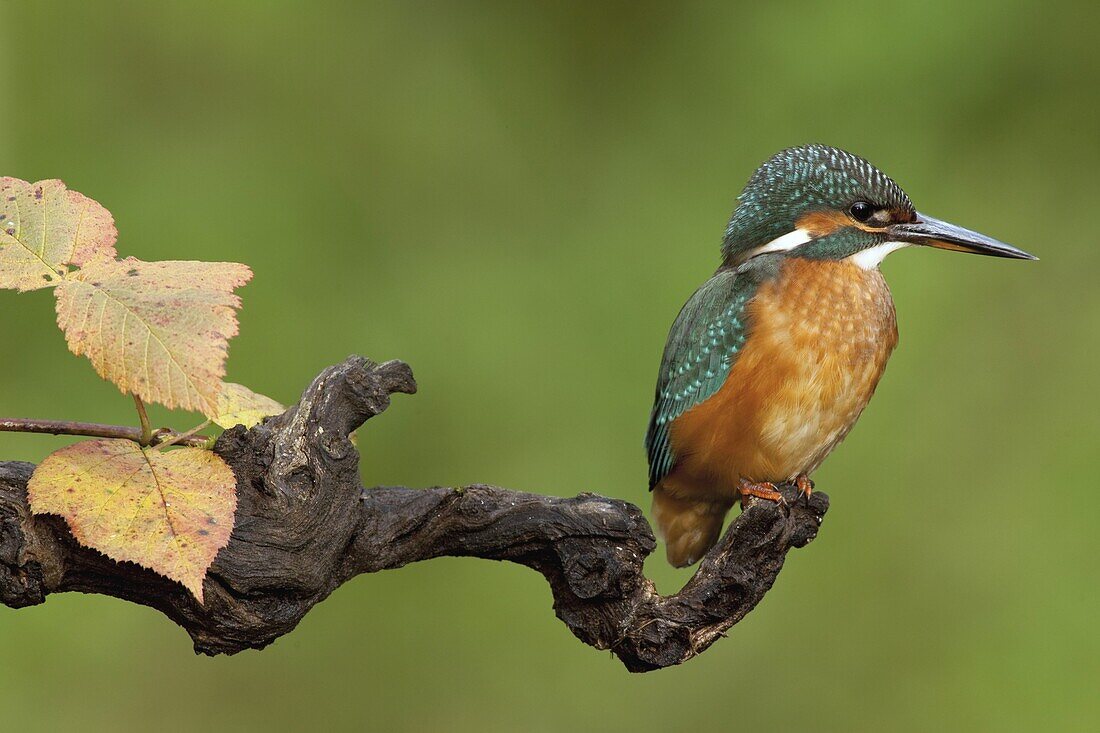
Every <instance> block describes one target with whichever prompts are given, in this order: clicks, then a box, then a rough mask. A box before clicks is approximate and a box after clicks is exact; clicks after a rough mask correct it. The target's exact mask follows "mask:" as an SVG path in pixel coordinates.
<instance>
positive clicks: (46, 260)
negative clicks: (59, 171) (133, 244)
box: [0, 178, 118, 291]
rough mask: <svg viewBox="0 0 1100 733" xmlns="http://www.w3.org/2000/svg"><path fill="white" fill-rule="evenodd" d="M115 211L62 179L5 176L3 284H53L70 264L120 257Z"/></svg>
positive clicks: (1, 196)
mask: <svg viewBox="0 0 1100 733" xmlns="http://www.w3.org/2000/svg"><path fill="white" fill-rule="evenodd" d="M117 237H118V232H117V231H116V230H115V221H114V219H113V218H112V217H111V212H109V211H107V209H105V208H103V207H102V206H101V205H99V204H98V203H96V202H95V201H93V200H92V199H90V198H88V197H87V196H85V195H83V194H80V193H77V192H76V191H69V190H67V189H66V188H65V184H64V183H62V182H61V181H38V182H37V183H27V182H26V181H21V180H19V179H18V178H0V288H15V289H17V290H21V291H25V290H37V289H38V288H45V287H49V286H50V285H53V284H55V283H56V282H57V280H58V279H59V278H60V275H61V273H63V272H67V271H68V267H67V266H68V265H77V266H80V265H83V264H84V263H85V262H88V261H89V260H91V259H92V258H93V257H97V256H102V257H106V258H111V257H114V256H115V239H116V238H117Z"/></svg>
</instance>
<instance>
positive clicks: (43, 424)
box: [0, 418, 207, 447]
mask: <svg viewBox="0 0 1100 733" xmlns="http://www.w3.org/2000/svg"><path fill="white" fill-rule="evenodd" d="M0 432H5V433H47V434H49V435H85V436H89V437H92V438H121V439H123V440H132V441H134V442H135V443H137V444H138V445H141V444H142V443H141V441H142V436H141V428H135V427H133V426H130V425H103V424H101V423H94V422H74V421H71V420H34V419H31V418H0ZM180 435H181V434H180V433H177V432H176V431H174V430H164V431H160V430H158V431H156V432H154V433H153V435H152V437H151V438H150V443H149V444H150V445H158V444H160V443H163V442H166V441H168V440H172V439H173V438H176V437H178V436H180ZM206 443H207V438H206V436H204V435H189V436H188V437H186V438H183V439H181V440H180V441H179V442H178V443H177V445H191V446H197V447H203V446H205V445H206Z"/></svg>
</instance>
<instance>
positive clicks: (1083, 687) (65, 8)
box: [0, 0, 1100, 731]
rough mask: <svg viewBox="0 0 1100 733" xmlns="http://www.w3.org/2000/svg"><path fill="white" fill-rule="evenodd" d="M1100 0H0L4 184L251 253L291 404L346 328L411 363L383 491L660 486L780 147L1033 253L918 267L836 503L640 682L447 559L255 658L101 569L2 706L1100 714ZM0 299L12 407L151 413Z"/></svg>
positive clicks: (10, 641) (140, 245) (372, 465)
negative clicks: (748, 208)
mask: <svg viewBox="0 0 1100 733" xmlns="http://www.w3.org/2000/svg"><path fill="white" fill-rule="evenodd" d="M1098 24H1100V13H1098V10H1097V6H1096V4H1095V3H1085V2H1080V3H1075V4H1068V5H1059V4H1058V3H1049V2H1048V3H1042V4H1032V5H1027V4H1014V3H1013V4H1006V3H993V4H986V3H961V2H948V1H946V0H941V1H939V2H930V3H920V4H913V6H912V7H885V6H884V5H883V4H882V3H878V2H847V3H843V4H842V5H837V6H829V5H823V4H816V3H795V2H773V3H761V2H754V3H746V4H744V5H743V6H737V5H735V4H730V3H681V4H668V5H656V4H655V5H645V4H639V3H614V4H598V5H594V4H591V3H585V2H576V3H553V4H550V3H546V4H520V3H505V2H477V3H473V2H467V3H462V4H458V3H442V2H438V3H418V2H409V3H390V4H383V3H360V4H358V5H352V4H350V3H349V4H329V5H325V4H320V3H317V2H310V3H291V2H266V3H261V2H221V3H206V4H198V3H193V4H169V3H139V2H134V3H124V4H113V3H100V2H96V3H76V2H73V3H66V4H56V3H43V2H35V3H28V2H14V1H12V2H8V1H6V0H5V1H4V2H2V3H0V32H2V38H3V42H2V43H0V60H2V63H0V172H2V173H4V174H8V175H14V176H19V177H22V178H26V179H30V180H36V179H40V178H48V177H58V178H62V179H64V180H65V181H66V182H67V183H68V184H69V185H70V187H72V188H74V189H76V190H79V191H82V192H84V193H86V194H88V195H90V196H92V197H93V198H96V199H98V200H99V201H101V202H103V203H104V204H105V205H106V206H107V207H108V208H110V209H111V210H112V211H113V212H114V214H115V217H116V219H117V222H118V225H119V230H120V232H121V238H120V243H119V250H120V251H121V252H122V253H124V254H133V255H136V256H139V257H141V258H144V259H179V258H194V259H206V260H221V259H225V260H238V261H241V262H246V263H248V264H250V265H251V266H252V268H253V269H254V270H255V273H256V277H255V280H254V281H253V283H252V284H250V285H249V286H248V287H247V288H245V289H244V290H243V291H242V294H243V297H244V309H243V311H242V315H241V335H240V336H239V337H238V338H237V339H236V340H235V341H234V342H233V345H232V348H231V350H230V359H229V376H230V377H231V378H232V379H233V380H234V381H240V382H244V383H246V384H248V385H250V386H252V387H253V388H255V389H257V390H260V391H262V392H265V393H267V394H270V395H272V396H275V397H277V398H279V399H281V400H283V401H293V400H294V399H295V398H296V395H297V394H298V393H299V392H300V390H301V389H302V388H304V387H305V385H306V384H308V382H309V381H310V379H311V378H312V377H313V376H314V375H315V374H316V373H317V372H318V371H319V370H320V369H322V368H324V367H325V366H327V365H329V364H332V363H334V362H337V361H339V360H341V359H343V358H344V357H345V356H346V355H348V354H349V353H362V354H366V355H369V356H372V357H374V358H376V359H389V358H401V359H404V360H406V361H408V362H409V363H410V364H411V365H412V366H413V368H414V369H415V372H416V375H417V377H418V379H419V382H420V386H421V392H420V394H418V395H417V396H415V397H403V396H400V397H398V398H396V399H395V401H394V405H393V407H392V409H391V410H390V412H388V413H386V415H385V416H384V417H382V418H380V419H378V420H376V421H374V422H371V423H370V424H369V425H368V426H367V427H366V428H365V429H364V430H363V431H361V432H360V441H361V443H360V444H361V446H362V449H363V453H364V460H363V479H364V481H365V482H366V483H367V484H368V485H370V484H380V483H387V484H398V483H400V484H407V485H413V486H428V485H433V484H459V483H464V482H475V481H484V482H492V483H497V484H500V485H503V486H508V487H513V488H518V489H525V490H531V491H539V492H546V493H552V494H563V495H571V494H575V493H577V492H579V491H582V490H585V491H587V490H591V491H596V492H599V493H603V494H607V495H610V496H616V497H623V498H625V499H628V500H631V501H634V502H637V503H640V504H642V505H643V506H645V507H647V508H648V496H647V494H646V491H645V489H646V483H645V458H644V454H643V450H642V447H641V441H642V434H643V431H644V428H645V424H646V419H647V416H648V411H649V408H650V400H651V396H652V388H653V382H654V379H655V376H656V368H657V363H658V360H659V357H660V352H661V348H662V346H663V343H664V339H665V335H666V334H667V329H668V327H669V324H670V323H671V321H672V319H673V317H674V316H675V314H676V312H677V309H678V308H679V306H680V305H681V303H682V302H683V301H684V300H685V299H686V298H687V296H688V295H689V294H690V293H691V292H692V291H693V289H694V288H695V286H696V285H698V284H699V283H700V282H702V281H703V280H704V279H705V278H706V277H707V276H708V275H709V274H710V273H711V271H712V270H713V268H714V267H715V265H716V263H717V250H718V242H719V239H720V236H721V233H722V230H723V227H724V225H725V222H726V218H727V216H728V214H729V211H730V208H731V206H732V201H733V198H734V196H735V195H736V194H737V192H738V191H739V190H740V188H741V186H742V184H743V183H744V182H745V180H746V179H747V178H748V176H749V174H750V173H751V171H752V170H753V168H754V167H755V166H756V165H757V164H758V163H759V162H760V161H762V160H763V159H764V158H766V157H767V156H768V155H770V154H771V153H773V152H774V151H776V150H778V149H780V148H782V147H785V146H789V145H794V144H799V143H804V142H809V141H822V142H828V143H831V144H833V145H838V146H841V147H845V148H848V149H850V150H852V151H854V152H857V153H859V154H862V155H864V156H866V157H868V158H869V159H871V160H872V161H873V162H875V163H877V164H878V165H880V166H881V167H883V168H884V169H885V170H886V171H887V172H888V173H890V174H891V175H892V176H894V177H895V178H896V179H897V180H898V181H899V182H900V183H901V184H902V185H903V186H904V187H905V188H906V190H907V191H908V192H909V193H910V195H911V196H912V197H913V199H914V201H916V202H917V204H918V205H919V206H920V207H921V208H922V209H924V210H926V211H928V212H930V213H933V214H935V215H937V216H941V217H944V218H947V219H949V220H951V221H956V222H958V223H960V224H963V225H966V226H969V227H972V228H976V229H979V230H981V231H985V232H987V233H989V234H991V235H994V236H997V237H1000V238H1003V239H1005V240H1006V241H1008V242H1011V243H1013V244H1016V245H1018V246H1020V247H1023V248H1025V249H1028V250H1030V251H1032V252H1035V253H1037V254H1038V255H1039V256H1040V257H1041V258H1042V261H1041V262H1038V263H1020V262H1010V261H1000V260H991V259H986V258H978V257H966V256H962V255H957V254H952V253H944V252H934V251H907V252H903V253H901V254H898V255H894V256H893V257H891V258H890V260H889V261H887V263H886V264H885V265H884V267H883V269H884V271H885V272H886V275H887V278H888V279H889V281H890V283H891V285H892V287H893V292H894V296H895V299H896V301H897V305H898V312H899V313H898V315H899V321H900V328H901V332H902V340H901V346H900V348H899V350H898V352H897V353H896V354H895V356H894V359H893V361H892V363H891V365H890V368H889V370H888V373H887V375H886V378H885V379H884V381H883V383H882V385H881V386H880V388H879V391H878V396H877V397H876V398H875V400H874V401H873V402H872V403H871V406H870V408H869V409H868V410H867V412H866V413H865V415H864V417H863V419H862V420H861V422H860V426H859V427H858V428H857V429H856V430H855V431H854V432H853V434H852V436H851V437H850V438H849V439H848V441H847V442H846V443H845V444H844V446H843V447H842V448H841V449H840V450H839V451H838V452H837V453H836V454H835V455H834V456H833V457H832V458H831V459H830V460H829V461H828V462H826V464H825V466H824V467H823V468H822V469H821V470H820V471H819V472H818V474H817V476H816V478H817V480H818V485H819V487H820V488H821V489H823V490H825V491H827V492H829V493H830V494H831V495H832V498H833V509H832V512H831V513H830V515H829V518H828V521H827V522H826V524H825V527H824V531H823V533H822V535H821V537H820V538H819V539H818V540H817V541H816V542H815V543H814V544H813V545H812V546H811V547H810V548H808V549H806V550H804V551H799V552H796V553H795V554H793V555H792V556H791V557H790V561H789V563H788V566H787V569H786V570H785V571H784V573H783V575H782V577H781V578H780V580H779V582H778V584H777V586H776V588H775V589H774V590H773V591H772V592H771V593H770V594H769V595H768V596H767V598H766V599H765V600H764V602H763V603H762V604H761V605H760V606H759V607H758V609H757V610H756V611H755V612H754V613H753V614H752V615H751V616H749V617H748V618H747V619H746V620H745V621H744V622H743V623H741V624H740V625H738V626H737V627H736V628H735V629H734V630H733V632H732V633H731V636H730V638H729V639H727V640H724V641H722V642H720V643H719V644H718V645H717V646H716V647H714V648H713V649H711V650H710V651H709V652H707V653H706V654H705V655H703V656H702V657H700V658H698V659H696V660H694V661H692V662H690V663H689V664H687V665H685V666H682V667H679V668H674V669H670V670H665V671H661V672H657V673H652V674H648V675H643V676H632V675H629V674H628V673H626V672H625V671H624V669H623V668H622V667H621V666H620V664H619V663H618V662H617V661H616V660H614V659H613V658H611V657H610V656H609V655H608V654H606V653H601V652H597V651H594V650H593V649H590V648H588V647H586V646H584V645H582V644H581V643H579V642H578V641H576V640H575V639H574V638H572V636H571V635H570V633H569V632H568V630H567V629H566V628H565V627H564V626H563V625H562V624H561V623H559V622H558V621H557V620H556V619H555V617H554V615H553V612H552V610H551V598H550V594H549V591H548V589H547V587H546V585H545V583H544V582H543V580H542V578H541V577H539V576H538V575H537V574H535V573H532V572H530V571H529V570H526V569H524V568H520V567H514V566H507V565H498V564H493V563H488V562H484V561H477V560H458V559H444V560H439V561H434V562H431V563H426V564H421V565H415V566H411V567H408V568H405V569H403V570H401V571H397V572H387V573H383V574H380V575H374V576H364V577H361V578H358V579H356V580H355V581H353V582H351V583H349V584H348V585H346V586H345V587H343V588H341V589H340V590H339V591H338V592H337V593H335V594H334V595H333V596H332V597H331V598H330V599H329V600H327V601H326V602H325V603H323V604H321V605H320V606H319V607H318V608H316V609H315V610H314V611H313V612H312V613H310V614H309V616H307V617H306V619H305V620H304V621H303V622H302V624H301V625H300V627H299V628H298V629H297V630H296V631H295V632H293V633H292V634H290V635H289V636H287V637H285V638H283V639H281V640H279V641H278V642H277V643H276V644H275V645H274V646H272V647H271V648H269V649H267V650H266V651H263V652H258V653H257V652H250V653H244V654H241V655H238V656H235V657H229V658H218V659H208V658H200V657H196V656H194V655H193V654H192V651H191V644H190V641H189V639H188V638H187V636H186V635H185V634H184V633H183V632H182V631H181V630H179V629H178V628H176V627H175V626H173V625H172V624H171V623H169V622H168V621H167V620H165V619H164V618H163V617H161V616H160V615H159V614H157V613H156V612H154V611H151V610H148V609H145V608H139V607H136V606H132V605H128V604H126V603H123V602H121V601H116V600H112V599H107V598H101V597H85V596H77V595H67V596H56V597H51V598H50V599H49V602H48V603H46V604H45V605H44V606H41V607H38V608H33V609H27V610H22V611H19V612H15V611H11V610H7V609H0V655H2V656H0V660H2V661H0V710H2V711H3V713H2V715H3V720H4V726H5V729H7V730H12V731H15V730H20V731H23V730H27V731H37V730H43V731H46V730H65V729H73V730H76V729H79V730H81V731H120V730H126V731H130V730H152V729H160V730H169V731H170V730H185V729H188V730H190V729H199V728H202V729H215V730H240V731H251V730H295V729H298V730H302V729H307V728H313V727H317V728H322V729H355V730H372V729H377V730H386V731H437V730H445V731H516V730H523V731H562V730H592V729H600V730H607V731H637V730H659V731H681V730H719V729H722V730H725V729H729V730H745V731H751V730H785V729H801V730H820V731H853V730H874V731H881V730H896V731H926V730H929V729H936V730H942V731H954V730H967V731H970V730H997V731H1001V730H1037V729H1040V728H1042V729H1045V730H1058V731H1069V730H1097V728H1098V726H1100V695H1098V684H1100V661H1098V660H1100V639H1098V633H1097V627H1096V624H1097V620H1098V615H1100V591H1098V585H1100V584H1098V582H1097V581H1098V571H1097V562H1096V555H1097V553H1098V552H1100V542H1098V538H1097V531H1096V518H1095V515H1096V513H1097V509H1098V498H1097V488H1098V487H1097V481H1096V478H1095V474H1093V473H1092V471H1093V470H1094V465H1095V459H1096V456H1097V439H1098V435H1100V417H1098V416H1100V409H1098V408H1100V404H1098V395H1097V365H1096V360H1097V357H1098V355H1100V351H1098V347H1097V336H1098V333H1100V291H1098V290H1097V287H1096V273H1097V270H1098V269H1100V247H1098V244H1097V241H1096V239H1097V238H1096V234H1095V232H1096V228H1097V223H1096V216H1097V215H1096V210H1097V201H1098V200H1100V181H1098V179H1097V172H1098V171H1100V91H1098V90H1100V61H1098V58H1100V55H1098V54H1097V51H1096V38H1095V35H1096V28H1097V27H1098ZM0 308H2V310H3V314H4V317H3V318H2V319H0V343H3V344H6V349H5V354H6V357H5V359H4V362H5V364H4V377H3V383H2V388H0V414H3V415H9V416H36V417H54V418H61V417H64V418H71V419H86V420H100V421H106V422H113V421H123V422H132V420H133V415H132V407H131V405H130V402H129V400H127V399H125V398H124V397H122V396H121V395H120V394H118V392H117V391H116V390H115V389H114V388H113V387H111V386H110V385H108V384H106V383H104V382H101V381H100V380H99V379H98V378H97V377H96V375H95V373H94V371H93V370H92V369H91V367H90V366H89V364H88V363H87V362H86V361H84V360H82V359H76V358H73V357H71V356H69V355H68V354H67V351H66V348H65V344H64V341H63V339H62V337H61V334H60V333H59V332H57V330H56V329H55V328H54V327H53V314H52V303H51V297H50V294H49V293H48V292H45V291H40V292H35V293H30V294H25V295H17V294H15V293H13V292H3V293H0ZM157 419H158V420H159V421H162V422H168V423H170V424H172V425H174V426H176V427H181V428H182V427H188V426H189V425H191V424H193V423H194V422H196V421H197V420H196V419H195V418H194V417H193V416H191V415H185V414H176V415H169V414H167V413H158V415H157ZM63 444H64V441H63V440H61V439H52V438H39V437H34V436H23V435H8V434H5V435H0V456H2V457H4V458H10V459H17V458H18V459H26V460H34V461H37V460H40V459H41V458H42V457H43V456H45V455H46V454H47V453H48V452H49V451H51V450H53V449H55V448H57V447H60V446H61V445H63ZM649 570H650V572H651V573H652V575H653V577H655V578H656V579H657V582H658V583H659V585H660V587H661V588H662V589H663V590H667V591H672V590H675V589H676V588H677V587H678V585H679V584H680V583H682V582H683V581H684V580H686V578H687V577H688V573H687V572H686V571H674V570H672V569H670V568H668V567H666V566H665V565H664V562H663V558H662V557H660V555H658V556H657V557H654V558H652V559H651V562H650V563H649Z"/></svg>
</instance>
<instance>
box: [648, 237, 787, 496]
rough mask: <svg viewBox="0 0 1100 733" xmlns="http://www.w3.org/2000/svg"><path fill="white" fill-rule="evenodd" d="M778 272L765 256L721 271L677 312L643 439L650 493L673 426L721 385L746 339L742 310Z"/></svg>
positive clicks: (666, 466) (668, 452)
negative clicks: (646, 453)
mask: <svg viewBox="0 0 1100 733" xmlns="http://www.w3.org/2000/svg"><path fill="white" fill-rule="evenodd" d="M778 266H779V258H778V257H776V256H769V255H764V256H761V257H756V258H753V259H752V260H750V261H749V262H746V263H744V264H743V265H741V266H739V267H736V268H722V269H720V270H719V271H718V272H716V273H715V274H714V276H713V277H712V278H710V279H709V280H707V281H706V282H705V283H703V285H702V287H700V288H699V289H698V290H696V291H695V294H694V295H692V296H691V298H690V299H689V300H688V302H687V303H685V304H684V307H683V308H682V309H681V310H680V314H679V315H678V316H677V317H676V321H675V323H673V325H672V330H671V332H670V333H669V337H668V342H667V343H666V344H665V351H664V356H663V358H662V360H661V371H660V373H659V374H658V376H657V390H656V394H655V396H654V404H653V411H652V412H651V414H650V418H649V430H648V431H647V433H646V441H645V444H646V451H647V452H648V454H649V488H650V489H652V488H653V487H654V486H656V485H657V483H658V482H660V480H661V479H662V478H664V477H665V475H666V474H667V473H668V472H669V471H670V470H672V466H673V463H674V461H675V456H674V455H673V453H672V446H671V445H670V444H669V428H670V427H671V425H672V422H673V421H674V420H675V419H676V418H678V417H679V416H680V415H682V414H684V413H685V412H687V411H688V410H690V409H691V408H692V407H695V406H696V405H698V404H701V403H702V402H704V401H705V400H706V399H707V398H709V397H711V396H712V395H713V394H714V393H715V392H717V391H718V390H719V388H721V386H722V384H723V383H724V382H725V381H726V377H727V376H729V372H730V369H731V368H732V367H733V364H734V362H736V360H737V355H738V353H739V352H740V351H741V349H742V347H743V346H744V345H745V341H746V339H748V337H749V325H750V324H749V323H748V322H747V318H746V313H745V307H746V306H747V305H748V303H749V301H750V300H751V299H752V296H753V294H754V293H755V292H756V289H757V287H759V285H760V283H761V282H762V281H763V280H764V279H765V278H767V277H771V276H774V275H775V273H776V272H777V271H778Z"/></svg>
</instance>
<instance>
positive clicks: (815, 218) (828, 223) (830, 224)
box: [795, 211, 852, 238]
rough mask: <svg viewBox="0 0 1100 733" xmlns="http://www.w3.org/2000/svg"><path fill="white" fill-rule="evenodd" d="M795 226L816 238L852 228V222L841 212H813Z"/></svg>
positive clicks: (800, 219) (803, 217)
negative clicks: (848, 227) (845, 228)
mask: <svg viewBox="0 0 1100 733" xmlns="http://www.w3.org/2000/svg"><path fill="white" fill-rule="evenodd" d="M795 226H797V227H798V228H799V229H802V230H805V231H807V232H809V233H810V236H812V237H815V238H816V237H824V236H825V235H826V234H832V233H833V232H835V231H836V230H837V229H840V228H841V227H845V226H852V222H851V221H849V219H848V217H847V216H845V215H844V214H842V213H840V212H839V211H812V212H810V213H809V214H805V215H803V216H802V217H801V218H799V220H798V221H796V222H795Z"/></svg>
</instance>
